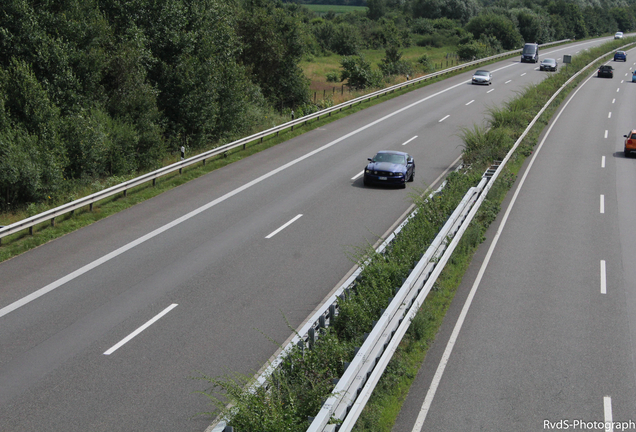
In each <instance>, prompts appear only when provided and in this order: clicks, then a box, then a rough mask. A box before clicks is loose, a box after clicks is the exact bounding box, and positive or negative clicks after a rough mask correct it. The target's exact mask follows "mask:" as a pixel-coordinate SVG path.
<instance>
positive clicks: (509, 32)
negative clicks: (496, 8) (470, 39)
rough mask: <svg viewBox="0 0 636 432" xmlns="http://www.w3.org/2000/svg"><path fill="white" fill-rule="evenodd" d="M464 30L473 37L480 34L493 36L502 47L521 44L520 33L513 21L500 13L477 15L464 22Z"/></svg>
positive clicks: (513, 46)
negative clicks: (466, 22)
mask: <svg viewBox="0 0 636 432" xmlns="http://www.w3.org/2000/svg"><path fill="white" fill-rule="evenodd" d="M466 30H467V31H469V32H471V33H472V34H473V35H474V36H475V38H479V37H480V36H481V35H486V36H493V37H495V38H496V39H497V40H498V41H499V42H501V45H502V47H503V48H504V49H515V48H518V47H519V46H521V44H522V38H521V34H520V33H519V31H518V30H517V28H516V27H515V25H514V24H513V22H512V21H511V20H510V19H509V18H506V17H505V16H502V15H479V16H476V17H474V18H473V19H471V20H470V22H469V23H468V24H466Z"/></svg>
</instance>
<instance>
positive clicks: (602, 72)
mask: <svg viewBox="0 0 636 432" xmlns="http://www.w3.org/2000/svg"><path fill="white" fill-rule="evenodd" d="M597 76H599V77H607V78H614V68H613V67H611V66H610V65H603V66H601V67H600V68H598V73H597Z"/></svg>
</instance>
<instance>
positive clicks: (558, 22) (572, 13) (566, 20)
mask: <svg viewBox="0 0 636 432" xmlns="http://www.w3.org/2000/svg"><path fill="white" fill-rule="evenodd" d="M546 9H547V11H548V13H549V14H550V19H551V21H552V26H553V27H554V29H555V33H556V34H555V37H556V38H557V39H565V38H576V39H581V38H584V37H587V35H588V32H587V26H586V24H585V20H584V19H583V12H582V11H581V8H580V7H579V5H577V4H576V3H566V2H565V1H564V0H557V1H551V2H550V3H549V4H548V5H547V8H546Z"/></svg>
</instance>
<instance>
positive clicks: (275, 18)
mask: <svg viewBox="0 0 636 432" xmlns="http://www.w3.org/2000/svg"><path fill="white" fill-rule="evenodd" d="M302 32H303V29H302V28H301V25H300V23H299V22H298V21H297V20H296V19H294V16H291V15H289V14H288V13H286V12H285V10H284V9H282V8H280V7H276V6H275V4H274V3H272V2H268V1H266V0H251V1H248V2H247V3H246V7H245V8H244V9H243V11H242V13H241V16H240V18H239V22H238V34H239V36H240V39H241V42H242V44H243V50H242V52H241V54H240V58H241V60H242V61H243V63H244V64H245V65H246V66H247V68H248V72H249V74H250V75H251V76H252V78H253V81H254V82H255V83H257V84H258V85H259V86H260V88H261V90H262V92H263V95H264V96H265V98H267V99H268V100H269V101H270V102H271V103H272V104H273V105H274V106H276V107H281V108H282V107H292V106H296V105H302V104H304V103H306V102H308V101H309V82H308V80H307V79H306V78H305V77H304V75H303V72H302V69H301V68H300V66H299V65H298V63H299V61H300V59H301V57H302V55H303V52H304V45H303V43H302V41H303V37H302Z"/></svg>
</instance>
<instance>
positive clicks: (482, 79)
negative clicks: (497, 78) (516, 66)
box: [473, 70, 492, 85]
mask: <svg viewBox="0 0 636 432" xmlns="http://www.w3.org/2000/svg"><path fill="white" fill-rule="evenodd" d="M473 84H485V85H490V84H492V75H491V74H490V72H488V71H487V70H478V71H476V72H475V74H474V75H473Z"/></svg>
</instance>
